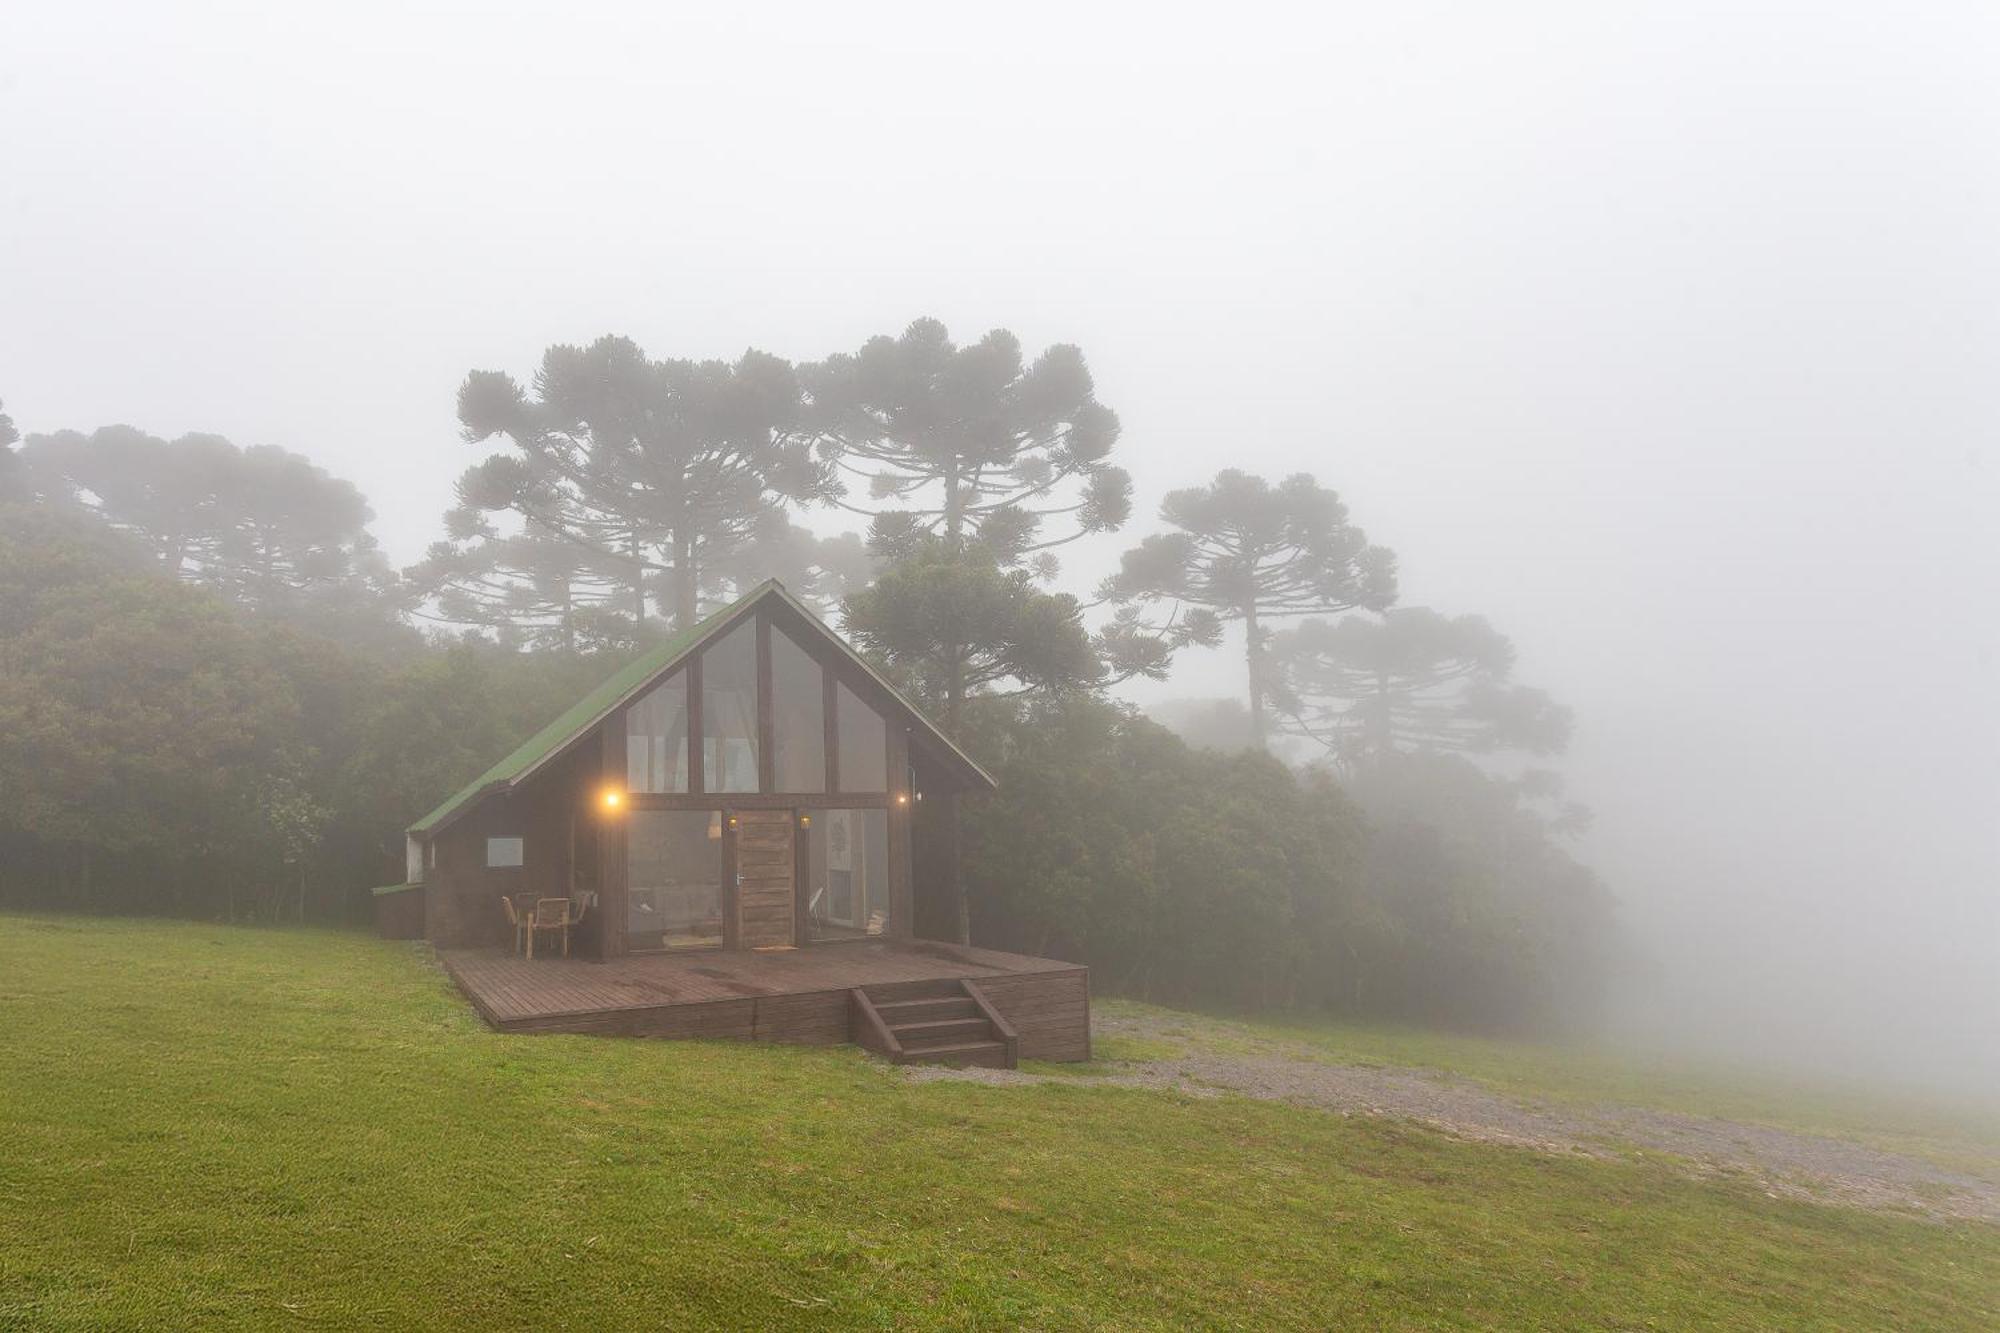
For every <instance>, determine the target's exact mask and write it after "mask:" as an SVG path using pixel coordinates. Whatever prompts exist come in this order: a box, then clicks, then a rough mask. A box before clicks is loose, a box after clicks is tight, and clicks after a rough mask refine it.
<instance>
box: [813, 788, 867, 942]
mask: <svg viewBox="0 0 2000 1333" xmlns="http://www.w3.org/2000/svg"><path fill="white" fill-rule="evenodd" d="M799 813H800V814H801V815H802V816H803V817H804V827H802V828H801V829H800V830H799V834H800V836H801V837H803V838H804V839H805V840H806V884H805V894H806V925H807V938H809V939H812V940H847V939H863V938H866V937H867V936H870V935H886V934H888V933H889V812H888V811H887V810H879V809H878V810H802V811H800V812H799Z"/></svg>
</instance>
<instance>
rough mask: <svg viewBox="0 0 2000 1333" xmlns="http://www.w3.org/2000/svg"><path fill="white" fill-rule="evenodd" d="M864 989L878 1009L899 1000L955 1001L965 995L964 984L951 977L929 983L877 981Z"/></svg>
mask: <svg viewBox="0 0 2000 1333" xmlns="http://www.w3.org/2000/svg"><path fill="white" fill-rule="evenodd" d="M863 989H865V990H866V991H867V992H868V998H869V999H870V1000H873V1001H874V1002H875V1004H876V1006H877V1007H878V1008H879V1007H880V1006H882V1005H884V1004H894V1003H896V1002H897V1001H899V1000H955V999H960V998H962V997H963V996H964V995H965V985H964V983H963V982H960V981H955V980H953V979H952V978H950V977H939V978H934V979H931V980H928V981H877V982H873V983H871V984H869V985H868V986H866V987H864V988H863Z"/></svg>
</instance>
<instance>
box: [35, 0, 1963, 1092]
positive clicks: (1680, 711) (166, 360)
mask: <svg viewBox="0 0 2000 1333" xmlns="http://www.w3.org/2000/svg"><path fill="white" fill-rule="evenodd" d="M707 8H708V9H711V10H716V11H719V10H722V9H725V8H727V9H729V10H730V12H726V13H724V12H698V13H696V12H691V13H677V12H671V10H670V8H669V7H667V6H662V5H658V4H636V3H635V4H630V5H619V6H583V5H564V6H553V5H550V6H537V7H533V8H520V7H513V6H506V5H496V4H481V5H476V6H464V7H453V8H449V9H445V8H434V7H431V6H426V5H422V4H417V3H399V4H396V5H391V6H383V7H379V8H378V7H372V6H365V5H356V4H341V5H338V6H331V5H330V6H326V7H324V9H323V12H321V13H319V14H317V15H311V14H305V13H303V8H302V7H295V6H289V5H270V4H252V5H242V6H228V7H210V6H196V5H176V6H174V7H173V12H171V13H169V12H167V7H165V6H158V5H133V6H130V7H104V6H96V5H90V4H82V3H65V4H61V5H55V4H21V5H14V6H9V7H7V8H6V9H5V10H4V11H0V398H4V399H5V401H6V407H7V411H8V412H9V413H10V414H12V415H13V417H14V418H15V420H16V422H17V423H18V424H19V425H20V427H21V428H22V429H23V430H24V431H36V430H52V429H59V428H63V427H78V428H85V429H88V428H91V427H94V426H97V425H101V424H106V423H110V422H114V421H126V422H130V423H132V424H134V425H137V426H141V427H143V428H145V429H147V430H149V431H152V432H154V433H157V434H162V435H174V434H178V433H180V432H183V431H189V430H205V431H216V432H220V433H223V434H226V435H229V436H230V437H232V438H234V439H235V440H236V441H238V442H239V443H243V444H251V443H277V444H283V445H286V446H288V447H290V448H293V449H297V450H299V451H301V452H304V453H306V454H308V455H310V456H311V457H312V458H313V459H315V460H316V461H317V462H319V463H320V464H322V465H323V466H325V467H327V468H328V469H329V470H331V471H333V472H335V473H337V474H339V475H342V476H345V477H348V478H351V479H352V480H354V481H355V482H357V483H358V484H359V485H360V486H361V487H362V488H363V489H364V490H365V491H366V493H367V494H368V495H369V497H370V499H371V500H372V502H373V504H374V507H375V510H376V512H377V514H378V516H379V517H378V523H377V533H378V535H379V536H380V538H381V539H382V541H383V542H384V544H385V545H386V546H387V547H388V548H389V550H390V552H391V554H392V555H393V556H394V557H395V558H396V559H397V560H398V561H399V562H407V561H410V560H413V559H414V558H415V557H416V556H418V555H419V554H420V553H421V551H422V548H423V546H424V545H425V544H426V543H427V542H428V541H429V540H431V539H432V537H433V536H434V535H436V532H437V529H438V518H439V515H440V513H441V512H442V511H443V509H444V508H445V507H446V506H447V505H448V504H449V503H450V487H451V482H452V480H453V478H454V477H455V476H456V475H457V473H458V472H459V471H460V470H461V468H463V467H464V466H465V465H466V464H468V463H470V462H473V461H476V459H477V458H478V457H479V456H481V454H482V452H483V451H481V450H475V449H473V448H472V447H470V446H466V445H464V444H461V443H460V442H459V441H458V439H457V434H456V422H455V420H454V416H453V392H454V390H455V388H456V386H457V384H458V382H459V380H460V379H461V378H462V377H463V376H464V374H465V372H466V371H467V370H468V369H471V368H474V367H479V368H493V369H505V370H509V371H512V372H514V373H515V374H517V375H519V376H522V377H525V376H526V375H527V374H528V373H529V372H530V371H532V369H533V366H534V364H535V363H536V361H537V360H538V358H539V356H540V353H541V351H542V349H543V348H544V347H545V346H546V345H548V344H549V343H551V342H556V341H569V342H581V341H587V340H589V339H591V338H594V337H595V336H597V335H599V334H602V333H606V332H619V333H625V334H629V335H631V336H632V337H634V338H635V339H637V340H638V341H639V342H640V343H641V344H642V345H643V346H645V347H646V348H647V349H648V350H649V351H650V352H651V353H653V354H654V355H656V356H697V357H709V356H720V357H734V356H735V355H736V354H738V353H739V352H741V351H742V350H743V349H744V348H745V347H746V346H750V345H755V346H758V347H761V348H764V349H765V350H768V351H771V352H774V353H777V354H780V355H783V356H788V357H793V358H800V359H806V358H816V357H819V356H823V355H825V354H827V353H829V352H832V351H836V350H851V349H852V348H853V347H855V346H857V345H858V344H859V343H860V342H861V341H862V340H863V339H864V338H866V337H867V336H869V335H871V334H874V333H878V332H892V333H893V332H897V331H899V330H900V329H901V328H902V327H903V326H904V325H905V324H906V323H907V322H908V321H909V320H910V319H912V318H914V317H916V316H919V315H924V314H933V315H936V316H938V317H940V318H942V319H943V320H945V321H946V322H947V323H948V324H949V325H950V326H951V327H952V329H953V330H954V331H955V332H956V333H957V334H958V335H959V336H960V337H961V338H964V339H968V340H969V339H971V338H974V337H976V336H977V335H978V334H979V333H981V332H983V331H984V330H985V329H986V328H988V327H990V326H993V325H996V324H998V325H1005V326H1007V327H1009V328H1012V329H1013V330H1014V331H1015V332H1017V333H1018V334H1019V335H1020V336H1021V337H1022V339H1023V340H1024V342H1025V343H1026V344H1027V345H1028V346H1029V347H1030V348H1031V349H1039V348H1040V347H1041V346H1043V345H1045V344H1047V343H1050V342H1056V341H1068V342H1075V343H1078V344H1080V345H1081V346H1082V347H1083V349H1084V351H1085V353H1086V354H1087V355H1088V357H1089V359H1090V362H1091V366H1092V368H1093V370H1094V371H1095V373H1096V376H1097V380H1098V386H1099V394H1100V396H1101V397H1102V398H1103V399H1104V401H1106V402H1108V403H1110V404H1111V405H1112V406H1114V407H1116V408H1117V409H1118V411H1119V413H1120V414H1121V416H1122V417H1123V419H1124V422H1125V436H1124V441H1123V444H1122V446H1121V450H1120V454H1121V456H1120V458H1119V461H1120V462H1122V463H1124V464H1125V465H1126V466H1128V467H1129V468H1130V469H1131V471H1132V472H1133V474H1134V476H1135V480H1136V483H1137V488H1138V494H1139V512H1140V514H1141V515H1142V518H1143V519H1144V520H1145V521H1148V522H1149V521H1150V518H1151V515H1152V513H1153V511H1154V509H1155V508H1156V506H1157V503H1158V499H1159V497H1160V495H1161V494H1162V493H1163V492H1164V491H1165V490H1167V489H1169V488H1171V487H1173V486H1176V485H1182V484H1188V483H1191V482H1194V481H1197V480H1201V479H1203V478H1205V477H1207V476H1210V475H1212V474H1213V473H1214V471H1215V470H1216V469H1217V468H1218V467H1220V466H1223V465H1225V464H1231V465H1237V466H1242V467H1247V468H1252V469H1256V470H1259V471H1263V472H1265V473H1267V474H1270V475H1273V476H1275V475H1278V474H1282V473H1285V472H1290V471H1294V470H1309V471H1311V472H1313V473H1315V474H1316V475H1317V476H1318V477H1319V478H1320V479H1321V480H1322V481H1323V482H1325V483H1328V484H1330V485H1333V486H1336V487H1338V488H1339V489H1340V490H1341V491H1342V493H1343V494H1344V495H1345V496H1346V497H1347V499H1348V500H1349V502H1350V504H1351V507H1352V509H1353V512H1354V515H1355V517H1356V518H1357V519H1358V520H1359V521H1360V522H1361V523H1363V524H1364V525H1365V526H1366V527H1367V528H1368V530H1369V532H1370V534H1371V536H1372V537H1374V538H1375V539H1376V540H1378V541H1381V542H1384V543H1386V544H1388V545H1390V546H1393V547H1394V548H1396V550H1397V551H1398V552H1399V553H1400V554H1401V557H1402V562H1403V586H1404V589H1405V601H1406V602H1408V603H1411V604H1428V605H1434V606H1437V607H1438V608H1440V609H1442V610H1446V611H1450V612H1463V611H1478V612H1482V613H1485V614H1486V615H1488V616H1489V617H1491V618H1492V620H1493V621H1494V622H1495V623H1496V624H1497V625H1498V626H1499V627H1500V628H1501V629H1503V630H1504V631H1506V632H1508V633H1510V634H1511V635H1512V636H1513V637H1514V639H1515V642H1516V644H1517V645H1518V647H1519V648H1520V650H1521V670H1520V677H1521V679H1523V680H1525V681H1528V682H1530V683H1533V684H1538V685H1542V686H1544V687H1546V688H1548V689H1550V690H1551V691H1553V692H1554V693H1556V694H1557V695H1558V697H1560V698H1562V699H1564V700H1565V701H1567V702H1569V703H1570V704H1572V705H1573V706H1574V707H1575V708H1576V710H1577V713H1578V715H1579V721H1580V727H1579V733H1578V740H1577V744H1576V747H1575V750H1574V753H1573V755H1572V756H1571V758H1570V760H1569V762H1568V763H1567V765H1566V769H1567V772H1568V774H1569V777H1570V783H1571V787H1572V790H1573V793H1574V794H1575V795H1576V796H1577V797H1579V798H1580V799H1582V800H1584V801H1586V802H1588V803H1589V804H1591V805H1592V806H1593V807H1594V808H1595V809H1596V810H1597V812H1598V825H1597V828H1596V830H1595V831H1594V832H1593V833H1592V835H1591V836H1590V837H1589V838H1588V839H1587V841H1586V842H1585V844H1584V846H1583V848H1582V852H1583V854H1584V855H1585V857H1586V859H1588V860H1590V861H1591V862H1592V863H1593V864H1595V865H1596V866H1597V867H1598V868H1599V869H1600V870H1602V871H1603V872H1604V874H1605V875H1606V877H1607V878H1608V879H1609V880H1610V881H1611V883H1612V884H1613V886H1614V887H1615V888H1616V889H1617V890H1618V892H1619V893H1620V895H1621V896H1622V898H1623V899H1624V900H1625V902H1626V904H1627V907H1628V912H1629V915H1630V917H1631V919H1632V920H1633V922H1634V924H1635V925H1636V926H1637V927H1638V928H1639V930H1640V932H1641V934H1642V936H1643V938H1644V939H1645V940H1646V941H1647V942H1648V944H1649V947H1650V948H1651V949H1652V950H1653V951H1654V952H1655V953H1656V955H1657V956H1659V957H1660V958H1661V960H1662V967H1663V972H1662V974H1661V975H1660V976H1659V977H1656V978H1653V979H1652V981H1653V982H1655V983H1657V984H1649V985H1648V986H1647V987H1646V988H1644V989H1643V990H1640V991H1637V992H1635V994H1636V995H1637V996H1638V998H1639V999H1640V1000H1641V1001H1642V1003H1640V1004H1639V1005H1637V1006H1635V1007H1636V1008H1637V1009H1639V1010H1641V1011H1642V1012H1643V1014H1644V1016H1645V1018H1646V1019H1647V1020H1648V1021H1650V1022H1653V1023H1654V1024H1655V1025H1657V1026H1663V1027H1668V1026H1670V1027H1672V1028H1674V1029H1676V1030H1682V1031H1690V1032H1695V1033H1697V1034H1701V1035H1706V1036H1709V1037H1717V1036H1729V1037H1731V1038H1733V1039H1736V1040H1740V1041H1754V1042H1756V1043H1759V1044H1760V1045H1761V1046H1762V1047H1763V1048H1764V1049H1770V1050H1782V1049H1787V1048H1789V1049H1793V1050H1795V1051H1798V1052H1801V1053H1804V1054H1809V1055H1811V1056H1812V1057H1814V1058H1818V1059H1821V1060H1825V1059H1828V1058H1833V1059H1836V1060H1839V1059H1846V1058H1849V1057H1850V1056H1852V1057H1853V1058H1856V1059H1864V1058H1865V1059H1866V1060H1868V1061H1869V1062H1870V1063H1871V1066H1872V1065H1875V1064H1879V1063H1880V1062H1882V1061H1884V1060H1888V1059H1891V1058H1893V1060H1894V1061H1895V1065H1896V1068H1897V1069H1898V1071H1899V1072H1903V1073H1910V1074H1920V1075H1923V1076H1926V1077H1940V1076H1943V1077H1950V1078H1952V1079H1953V1080H1954V1081H1957V1082H1961V1083H1985V1084H1986V1085H1987V1086H1989V1087H1992V1088H1996V1089H2000V1065H1996V1061H2000V979H1996V976H2000V906H1996V901H2000V540H1996V537H1995V536H1994V533H1993V516H1994V514H1995V512H1996V501H2000V479H1996V461H2000V460H1996V446H1995V441H1996V438H2000V77H1996V74H1995V72H1996V71H2000V8H1996V7H1994V6H1992V5H1990V4H1987V5H1981V4H1965V5H1956V6H1955V5H1948V4H1926V5H1922V6H1895V5H1888V4H1878V5H1873V6H1856V5H1847V6H1842V5H1823V4H1822V5H1806V4H1800V5H1755V4H1747V5H1746V4H1720V5H1707V4H1689V3H1676V4H1672V5H1657V6H1631V5H1623V4H1604V3H1581V4H1576V5H1532V4H1514V5H1507V6H1488V5H1474V4H1458V5H1433V6H1421V5H1393V6H1391V5H1375V4H1367V5H1363V4H1355V5H1346V6H1313V7H1306V6H1296V7H1289V6H1288V7H1282V8H1276V7H1274V8H1269V9H1265V8H1260V7H1257V6H1254V5H1240V4H1239V5H1231V6H1226V7H1216V6H1208V7H1202V8H1200V9H1178V8H1168V7H1165V6H1146V7H1143V8H1140V7H1131V8H1130V9H1129V11H1123V12H1120V13H1117V14H1113V13H1112V12H1110V9H1109V7H1102V9H1101V11H1099V12H1093V11H1094V10H1098V8H1099V7H1090V8H1086V7H1083V6H1076V5H1065V6H1048V7H1044V6H1039V5H1024V4H1016V5H1009V6H1004V7H991V6H989V7H984V8H980V9H976V10H963V11H961V10H959V9H956V8H953V7H946V6H935V5H931V6H914V5H913V6H879V5H878V6H869V7H867V9H866V12H865V13H861V12H848V11H849V10H856V11H858V10H860V8H861V7H859V6H852V7H850V6H830V5H824V4H818V5H799V6H784V7H775V6H769V7H767V6H757V7H751V6H741V7H721V6H716V7H707ZM1308 10H1310V11H1311V12H1310V14H1308ZM825 521H826V520H821V521H819V522H822V523H823V522H825ZM1140 526H1141V525H1139V524H1135V525H1134V531H1133V532H1132V533H1128V534H1126V535H1124V536H1121V538H1120V539H1119V540H1118V541H1116V542H1107V543H1103V544H1100V545H1099V546H1097V547H1094V548H1092V549H1088V550H1077V551H1074V553H1073V554H1072V556H1071V573H1072V575H1073V578H1072V579H1071V583H1072V585H1073V586H1075V587H1077V588H1078V589H1079V590H1082V589H1086V588H1087V587H1088V586H1089V585H1090V584H1091V583H1094V582H1095V579H1096V577H1097V575H1098V574H1099V573H1101V572H1102V571H1103V570H1104V569H1105V568H1106V567H1108V564H1109V562H1110V561H1112V560H1113V559H1115V553H1116V550H1117V549H1118V548H1119V547H1120V546H1122V545H1124V544H1126V541H1127V540H1128V539H1130V540H1135V539H1136V532H1137V530H1138V529H1139V527H1140ZM1235 652H1236V650H1235V649H1231V650H1229V651H1227V652H1221V653H1212V654H1200V655H1190V656H1189V657H1187V658H1186V659H1185V660H1184V662H1183V664H1182V666H1181V669H1180V671H1179V672H1178V674H1177V676H1176V679H1175V680H1174V681H1173V682H1171V683H1170V684H1169V685H1167V686H1165V687H1149V688H1148V689H1146V690H1143V691H1137V692H1135V695H1134V697H1137V698H1139V699H1141V700H1142V701H1143V700H1145V699H1149V698H1157V697H1163V696H1164V695H1168V694H1174V695H1187V694H1219V693H1225V692H1230V691H1237V690H1240V688H1241V685H1240V669H1239V667H1238V664H1237V660H1236V656H1235ZM1662 1019H1671V1020H1672V1021H1671V1023H1663V1022H1661V1020H1662Z"/></svg>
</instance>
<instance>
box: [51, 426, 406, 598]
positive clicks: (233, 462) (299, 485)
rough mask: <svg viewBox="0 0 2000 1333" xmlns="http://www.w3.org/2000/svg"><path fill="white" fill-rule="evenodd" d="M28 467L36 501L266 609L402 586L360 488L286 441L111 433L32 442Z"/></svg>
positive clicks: (177, 573)
mask: <svg viewBox="0 0 2000 1333" xmlns="http://www.w3.org/2000/svg"><path fill="white" fill-rule="evenodd" d="M19 462H20V467H21V470H22V472H23V473H24V476H25V485H26V487H27V489H28V491H29V493H30V495H32V496H33V497H34V498H37V499H40V500H42V501H44V502H48V503H57V504H68V505H76V506H80V507H82V508H84V509H87V510H89V511H90V512H92V513H94V514H95V515H96V516H97V517H98V518H99V519H102V520H103V521H104V522H105V523H107V524H109V525H110V526H111V527H113V528H115V529H117V530H118V531H120V532H122V533H124V534H126V535H127V536H129V537H131V538H133V539H135V540H136V541H138V542H139V543H140V544H142V545H143V546H144V548H145V549H146V550H148V551H150V552H151V553H152V555H153V557H154V559H155V560H156V561H157V563H158V565H159V567H160V569H161V570H162V571H163V572H165V573H167V574H170V575H172V576H174V577H176V578H179V579H183V580H186V581H188V582H192V583H202V584H206V585H208V586H209V587H212V588H215V589H217V590H219V591H221V592H222V593H224V594H226V595H227V596H229V597H231V598H232V599H234V600H235V601H237V602H240V603H242V604H244V605H247V606H251V607H255V608H257V609H259V610H267V611H279V612H294V613H296V612H303V611H309V610H314V609H328V608H332V607H337V606H352V605H354V604H356V603H363V602H370V601H374V600H376V599H379V598H381V597H383V596H385V595H386V594H387V593H388V591H389V589H390V586H391V584H392V583H393V575H392V573H391V571H390V569H389V566H388V562H387V561H386V560H384V559H383V557H382V555H381V553H380V551H379V550H377V548H376V545H375V539H374V537H372V536H371V535H370V534H369V532H368V523H369V521H370V520H371V519H372V518H373V517H374V515H373V513H372V512H371V511H370V509H369V507H368V502H367V501H366V500H365V499H363V498H362V495H361V492H360V491H359V490H357V489H355V487H354V485H353V484H352V483H351V482H347V481H343V480H341V479H339V478H337V477H333V476H329V475H328V474H327V473H326V472H325V471H324V470H322V469H321V468H319V467H317V466H315V465H314V464H313V463H312V462H310V461H309V460H307V459H306V458H304V457H303V456H301V455H299V454H295V453H292V452H290V451H289V450H286V449H281V448H279V447H277V446H276V445H252V446H251V447H249V448H247V449H243V448H238V447H237V446H236V445H234V444H232V443H230V442H229V441H228V440H226V439H224V438H222V437H221V436H220V435H183V436H181V437H180V438H178V439H175V440H163V439H159V438H157V437H155V436H152V435H148V434H146V433H145V432H144V431H141V430H135V429H134V428H132V427H131V426H106V427H104V428H103V429H101V430H97V431H93V432H91V433H90V434H89V435H84V434H82V433H81V432H78V431H60V432H57V433H55V434H52V435H31V436H29V437H28V439H27V441H26V443H24V444H23V445H22V447H21V451H20V455H19Z"/></svg>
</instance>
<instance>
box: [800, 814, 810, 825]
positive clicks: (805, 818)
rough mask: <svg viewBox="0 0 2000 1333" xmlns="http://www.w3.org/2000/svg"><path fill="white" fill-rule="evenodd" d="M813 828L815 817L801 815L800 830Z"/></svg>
mask: <svg viewBox="0 0 2000 1333" xmlns="http://www.w3.org/2000/svg"><path fill="white" fill-rule="evenodd" d="M812 826H813V817H812V816H811V815H800V816H799V827H800V828H811V827H812Z"/></svg>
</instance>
